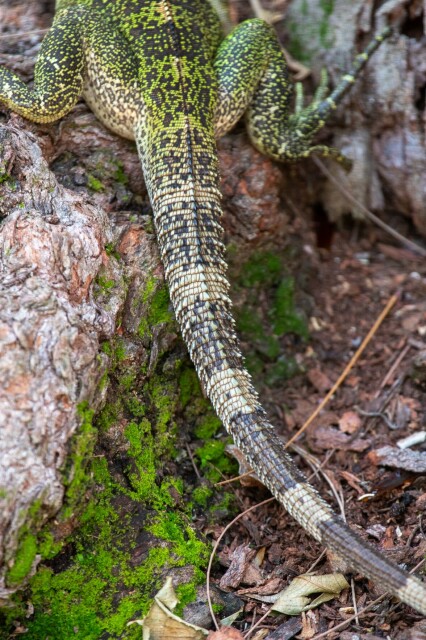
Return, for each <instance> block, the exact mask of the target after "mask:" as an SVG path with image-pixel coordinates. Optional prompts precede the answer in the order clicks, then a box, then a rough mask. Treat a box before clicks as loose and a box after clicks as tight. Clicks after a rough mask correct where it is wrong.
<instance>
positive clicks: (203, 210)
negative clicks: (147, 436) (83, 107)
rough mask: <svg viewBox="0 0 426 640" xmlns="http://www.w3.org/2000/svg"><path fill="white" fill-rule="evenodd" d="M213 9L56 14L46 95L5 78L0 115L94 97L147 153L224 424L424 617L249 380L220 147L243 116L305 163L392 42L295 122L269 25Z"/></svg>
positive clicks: (123, 3)
mask: <svg viewBox="0 0 426 640" xmlns="http://www.w3.org/2000/svg"><path fill="white" fill-rule="evenodd" d="M212 4H213V0H211V2H209V1H208V0H57V2H56V11H55V17H54V21H53V24H52V27H51V29H50V30H49V32H48V33H47V35H46V37H45V38H44V40H43V43H42V46H41V50H40V54H39V57H38V60H37V63H36V67H35V77H34V88H33V89H29V88H28V87H27V86H26V85H25V84H24V83H23V82H22V81H21V80H20V78H19V77H18V76H17V75H16V74H14V73H12V72H11V71H9V70H7V69H6V68H4V67H1V68H0V101H1V102H2V103H4V104H5V105H6V106H7V107H9V108H10V109H12V110H13V111H15V112H17V113H19V114H21V115H22V116H24V117H26V118H28V119H29V120H32V121H35V122H40V123H47V122H53V121H55V120H58V119H59V118H61V117H62V116H64V115H65V114H66V113H68V112H69V111H70V110H71V109H72V107H73V106H74V105H75V104H76V102H77V100H78V99H79V98H80V96H83V97H84V99H85V101H86V102H87V104H88V105H89V107H90V108H91V109H92V110H93V112H94V113H95V115H97V116H98V117H99V119H100V120H101V121H102V122H103V123H104V124H105V125H106V126H107V127H108V128H110V129H111V130H112V131H114V132H115V133H117V134H119V135H121V136H123V137H125V138H128V139H132V140H135V141H136V146H137V151H138V154H139V158H140V161H141V165H142V169H143V173H144V177H145V182H146V185H147V190H148V195H149V198H150V202H151V206H152V210H153V216H154V224H155V229H156V235H157V239H158V245H159V250H160V256H161V259H162V262H163V265H164V272H165V278H166V281H167V284H168V288H169V292H170V299H171V301H172V304H173V307H174V311H175V315H176V318H177V320H178V323H179V325H180V329H181V332H182V335H183V338H184V341H185V343H186V345H187V347H188V350H189V354H190V356H191V358H192V361H193V362H194V365H195V368H196V370H197V373H198V376H199V379H200V381H201V383H202V385H203V387H204V389H205V390H206V392H207V395H208V396H209V398H210V400H211V402H212V404H213V406H214V408H215V410H216V412H217V414H218V416H219V418H220V419H221V420H222V422H223V424H224V426H225V428H226V429H227V431H228V432H229V433H230V434H231V435H232V437H233V439H234V442H235V443H236V445H237V446H238V447H239V449H240V450H241V451H242V453H243V454H244V456H245V457H246V459H247V461H248V462H249V464H250V465H251V467H252V468H253V469H254V471H255V472H256V474H257V476H258V477H259V478H260V480H261V481H262V482H263V483H264V484H265V486H266V487H267V488H268V489H269V490H270V491H271V493H272V494H273V495H274V496H275V497H276V498H277V500H278V501H279V502H280V503H281V504H282V505H283V506H284V507H285V509H286V510H287V511H288V512H289V513H290V514H291V516H293V517H294V518H295V519H296V520H297V521H298V522H299V524H301V525H302V526H303V527H304V529H305V530H306V531H307V532H308V533H310V534H311V535H312V536H313V537H314V538H315V539H316V540H318V541H319V542H320V543H321V544H323V545H324V546H325V547H327V548H329V549H330V550H331V551H333V552H334V553H335V554H336V555H337V556H340V557H341V558H343V559H344V561H345V562H346V563H347V564H348V566H349V567H350V568H351V569H352V570H354V571H356V572H358V573H361V574H363V575H364V576H366V577H368V578H369V579H371V580H373V581H374V582H376V583H379V584H380V585H381V586H382V587H383V588H384V589H385V590H386V591H388V592H389V593H390V594H392V595H393V596H396V597H397V598H399V599H400V600H402V601H403V602H405V603H406V604H408V605H411V606H412V607H413V608H415V609H417V610H418V611H419V612H421V613H422V614H425V615H426V586H425V584H424V583H423V582H422V581H421V580H420V579H419V578H418V577H416V576H413V575H410V574H408V573H407V572H406V571H404V570H403V569H401V568H399V567H398V566H396V565H395V564H393V563H391V562H390V561H389V560H387V559H386V558H385V556H384V555H382V554H380V553H379V552H378V551H376V550H375V549H374V548H373V547H372V546H370V545H369V544H368V543H366V542H364V541H363V540H362V538H361V537H360V536H359V535H358V534H356V533H355V532H354V531H353V530H352V529H351V528H349V527H348V526H347V525H346V524H345V523H344V522H343V521H342V520H341V519H340V518H339V517H338V516H337V515H335V514H334V512H333V510H332V509H331V507H330V506H329V505H328V504H327V503H326V502H325V501H324V500H323V498H322V497H321V496H320V494H319V493H318V492H317V491H316V490H315V489H314V487H312V486H311V485H310V484H309V483H308V482H307V480H306V478H305V476H304V475H303V473H302V472H301V471H300V470H299V469H298V468H297V467H296V465H295V464H294V462H293V461H292V459H291V457H290V456H289V454H288V453H287V452H286V451H285V449H284V445H283V442H282V441H281V440H280V439H279V438H278V436H277V435H276V433H275V431H274V428H273V426H272V425H271V423H270V422H269V420H268V418H267V415H266V412H265V410H264V409H263V407H262V406H261V404H260V402H259V399H258V396H257V393H256V391H255V389H254V387H253V384H252V381H251V378H250V376H249V374H248V372H247V370H246V368H245V366H244V362H243V357H242V355H241V351H240V346H239V341H238V338H237V335H236V332H235V326H234V320H233V317H232V312H231V302H230V299H229V295H228V290H229V283H228V280H227V277H226V264H225V260H224V245H223V241H222V227H221V224H220V218H221V214H222V209H221V195H220V191H219V186H218V181H219V171H218V156H217V149H216V139H217V138H219V137H220V136H222V135H223V134H225V133H226V132H227V131H229V130H230V129H231V128H232V127H233V126H234V125H235V123H236V122H237V121H238V120H240V118H241V117H242V116H244V117H245V121H246V127H247V131H248V134H249V137H250V139H251V142H252V143H253V145H254V146H255V147H256V148H257V149H258V150H260V151H261V152H263V153H264V154H266V155H267V156H269V157H271V158H273V159H275V160H278V161H282V162H293V161H297V160H301V159H304V158H307V157H309V156H310V155H311V154H312V153H316V154H319V155H322V156H325V157H331V158H334V159H335V160H337V161H339V162H341V163H345V158H344V157H343V156H342V155H341V154H340V152H339V151H338V150H336V149H334V148H332V147H327V146H325V145H322V144H313V142H312V140H313V138H314V136H315V134H316V133H317V132H318V131H319V130H320V129H321V128H322V126H323V125H324V123H325V121H326V120H327V118H328V116H329V115H330V114H331V113H332V112H333V111H334V110H335V109H336V106H337V105H338V103H339V102H340V101H341V99H342V97H343V96H344V95H345V94H346V92H347V91H348V89H349V88H350V87H351V85H352V84H353V82H354V81H355V79H356V77H357V76H358V74H359V73H360V71H361V70H362V68H363V67H364V65H365V63H366V62H367V60H368V58H369V56H370V55H371V54H372V53H373V52H374V51H375V50H376V49H377V47H378V46H379V45H380V43H381V42H382V40H383V39H384V37H386V35H387V33H382V34H380V35H378V36H376V37H375V38H374V39H373V40H372V41H371V43H370V44H369V45H368V46H367V48H366V49H365V51H364V52H363V53H361V54H359V55H358V56H357V57H356V58H355V61H354V64H353V67H352V69H351V71H350V72H349V73H347V74H345V75H343V77H342V78H341V80H340V82H339V83H338V84H337V85H336V88H335V89H334V90H333V91H332V92H331V93H330V94H329V95H326V94H325V90H324V87H320V88H319V90H318V91H317V93H316V95H315V96H314V100H313V102H312V103H311V104H310V105H309V106H307V107H302V106H301V105H300V102H299V103H296V104H298V106H297V108H296V112H295V114H290V102H291V98H292V91H293V89H292V83H291V81H290V79H289V75H288V69H287V64H286V62H285V58H284V55H283V52H282V49H281V47H280V45H279V42H278V39H277V37H276V35H275V33H274V31H273V29H272V28H271V27H270V26H269V25H268V24H266V23H265V22H263V21H262V20H260V19H250V20H247V21H245V22H243V23H241V24H240V25H239V26H237V27H236V28H235V29H234V30H233V31H232V32H231V33H230V34H229V35H228V36H227V37H226V38H223V36H222V33H221V25H220V21H219V19H218V17H217V14H216V13H215V11H214V10H213V8H212Z"/></svg>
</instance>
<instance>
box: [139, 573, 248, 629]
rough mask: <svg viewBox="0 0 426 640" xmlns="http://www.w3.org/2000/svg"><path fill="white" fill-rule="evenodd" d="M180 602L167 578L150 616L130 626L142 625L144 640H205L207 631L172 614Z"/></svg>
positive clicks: (170, 581)
mask: <svg viewBox="0 0 426 640" xmlns="http://www.w3.org/2000/svg"><path fill="white" fill-rule="evenodd" d="M178 602H179V601H178V599H177V597H176V593H175V590H174V589H173V585H172V579H171V578H167V580H166V582H165V583H164V586H163V587H162V588H161V589H160V591H159V592H158V593H157V595H156V596H155V597H154V602H153V604H152V606H151V609H150V610H149V612H148V615H147V616H146V617H145V618H144V619H143V620H131V621H130V622H128V625H130V624H134V623H136V624H139V625H141V627H142V639H143V640H204V639H205V638H206V636H207V635H208V633H209V632H208V631H207V630H206V629H202V628H201V627H197V626H196V625H194V624H189V622H185V620H182V619H181V618H178V616H175V614H174V613H172V610H173V609H174V608H175V607H176V605H177V603H178ZM224 638H225V636H224ZM229 640H231V637H229ZM235 640H238V638H236V639H235Z"/></svg>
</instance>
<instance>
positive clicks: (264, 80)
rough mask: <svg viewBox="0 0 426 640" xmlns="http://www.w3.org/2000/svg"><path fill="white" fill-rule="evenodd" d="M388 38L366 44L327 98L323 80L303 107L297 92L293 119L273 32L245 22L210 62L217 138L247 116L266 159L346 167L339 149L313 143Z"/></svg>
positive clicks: (284, 68)
mask: <svg viewBox="0 0 426 640" xmlns="http://www.w3.org/2000/svg"><path fill="white" fill-rule="evenodd" d="M389 34H390V30H389V29H386V30H385V31H383V32H382V33H381V34H379V35H378V36H376V37H375V38H374V39H373V40H372V41H371V42H370V44H369V45H368V46H367V48H366V49H365V51H364V52H363V53H361V54H359V55H358V56H357V57H356V58H355V60H354V63H353V65H352V69H351V70H350V71H349V73H347V74H345V75H344V76H342V78H341V79H340V81H339V82H338V84H337V86H336V88H335V89H334V91H333V92H332V93H331V94H330V95H329V96H328V97H327V93H328V92H327V91H326V76H323V80H322V82H321V85H320V87H319V88H318V90H317V92H316V94H315V96H314V100H313V102H312V103H311V104H310V105H308V106H306V107H304V106H303V94H302V92H301V90H300V88H299V89H298V90H297V96H296V111H295V113H294V114H291V113H290V102H291V99H292V94H293V84H292V82H291V81H290V79H289V76H288V68H287V63H286V60H285V58H284V55H283V53H282V51H281V48H280V45H279V42H278V40H277V38H276V36H275V33H274V32H273V30H272V29H271V27H269V25H267V24H266V23H265V22H263V21H262V20H257V19H254V20H247V21H246V22H243V23H242V24H241V25H239V26H238V27H237V28H236V29H235V30H234V31H233V32H232V33H231V34H230V35H229V36H228V37H227V38H226V39H225V40H224V41H223V42H222V44H221V45H220V47H219V49H218V52H217V55H216V59H215V61H214V66H215V70H216V74H217V78H218V85H219V91H218V102H217V107H216V113H215V130H216V137H220V136H221V135H223V134H224V133H226V132H227V131H229V129H231V128H232V126H233V125H234V124H235V123H236V122H237V121H238V120H239V118H240V117H241V116H242V115H243V114H245V119H246V124H247V130H248V133H249V136H250V138H251V141H252V143H253V144H254V146H255V147H256V148H257V149H259V150H260V151H261V152H262V153H264V154H265V155H268V156H270V157H272V158H274V159H275V160H279V161H282V162H292V161H297V160H301V159H303V158H307V157H309V156H310V154H311V153H317V154H318V155H321V156H325V157H331V158H333V159H334V160H336V161H337V162H340V163H341V164H342V165H344V166H345V167H346V168H349V167H350V162H349V161H348V159H347V158H345V157H344V156H343V155H342V154H341V153H340V152H339V151H338V150H337V149H334V148H332V147H327V146H325V145H315V144H313V143H312V140H313V137H314V136H315V134H316V133H317V132H318V131H319V130H320V129H321V128H322V127H323V126H324V124H325V122H326V120H327V118H328V117H329V116H330V114H331V113H332V112H333V111H334V110H335V109H336V107H337V105H338V104H339V102H340V101H341V100H342V98H343V96H344V95H345V94H346V93H347V91H348V90H349V89H350V87H351V86H352V85H353V83H354V82H355V80H356V78H357V77H358V75H359V73H360V72H361V70H362V69H363V67H364V65H365V64H366V62H367V60H368V59H369V57H370V56H371V55H372V54H373V53H374V51H375V50H376V49H377V48H378V46H379V45H380V44H381V42H382V41H383V40H384V39H385V38H386V37H387V36H388V35H389Z"/></svg>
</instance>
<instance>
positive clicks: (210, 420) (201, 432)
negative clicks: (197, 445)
mask: <svg viewBox="0 0 426 640" xmlns="http://www.w3.org/2000/svg"><path fill="white" fill-rule="evenodd" d="M221 426H222V421H221V420H220V419H219V418H218V417H217V415H216V414H215V413H214V412H213V409H212V408H210V412H209V413H208V415H206V416H203V417H202V418H201V421H200V422H199V424H198V425H197V427H196V428H195V431H194V433H195V435H196V436H197V438H200V439H202V440H207V439H208V438H212V437H213V436H215V435H216V433H217V432H218V431H219V429H220V428H221Z"/></svg>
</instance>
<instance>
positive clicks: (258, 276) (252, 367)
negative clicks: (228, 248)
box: [236, 251, 308, 385]
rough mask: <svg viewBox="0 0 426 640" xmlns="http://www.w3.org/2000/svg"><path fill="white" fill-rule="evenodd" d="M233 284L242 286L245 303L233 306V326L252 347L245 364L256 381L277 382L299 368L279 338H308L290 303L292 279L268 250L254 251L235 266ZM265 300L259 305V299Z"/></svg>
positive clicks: (281, 261)
mask: <svg viewBox="0 0 426 640" xmlns="http://www.w3.org/2000/svg"><path fill="white" fill-rule="evenodd" d="M239 272H240V274H239V276H238V277H237V286H238V287H240V288H243V289H245V290H246V291H245V296H244V297H245V303H244V305H243V306H242V307H240V308H237V311H236V319H237V328H238V331H239V332H240V333H241V335H242V337H243V340H244V341H245V342H247V343H249V344H250V345H251V346H252V349H251V351H250V352H249V353H248V354H246V366H247V368H248V370H249V371H250V373H251V374H252V375H253V376H254V377H255V378H256V376H257V377H259V378H261V380H259V383H260V384H265V383H266V384H268V385H270V384H271V383H272V382H273V383H274V384H280V383H281V382H282V381H283V380H284V379H288V377H290V376H292V375H294V374H295V373H297V372H298V371H299V368H298V366H297V363H296V360H295V358H294V357H292V356H291V354H290V355H289V354H288V350H287V351H286V356H285V358H284V356H283V351H284V348H283V344H282V338H283V337H284V336H285V335H286V334H288V333H292V334H294V335H296V336H299V337H300V338H301V339H302V340H306V339H307V338H308V329H307V324H306V321H305V319H304V318H303V316H302V315H301V314H300V313H299V312H298V310H297V309H296V306H295V303H294V279H293V278H292V277H290V276H289V275H288V274H287V273H286V267H285V262H284V258H283V256H281V255H276V254H274V253H272V252H270V251H265V252H258V253H256V254H255V255H254V256H253V257H251V258H250V260H249V261H248V262H246V263H245V264H243V265H242V266H241V265H239ZM262 298H263V299H264V300H265V303H267V304H265V303H264V304H262V305H259V299H262Z"/></svg>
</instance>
